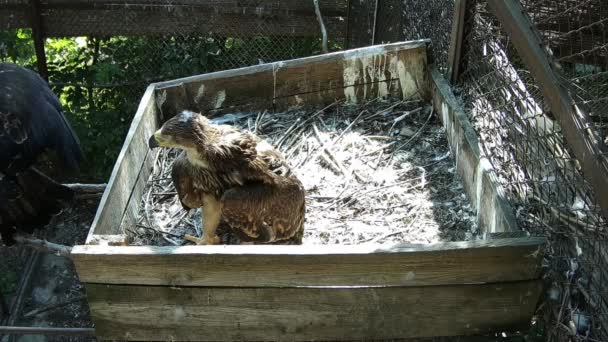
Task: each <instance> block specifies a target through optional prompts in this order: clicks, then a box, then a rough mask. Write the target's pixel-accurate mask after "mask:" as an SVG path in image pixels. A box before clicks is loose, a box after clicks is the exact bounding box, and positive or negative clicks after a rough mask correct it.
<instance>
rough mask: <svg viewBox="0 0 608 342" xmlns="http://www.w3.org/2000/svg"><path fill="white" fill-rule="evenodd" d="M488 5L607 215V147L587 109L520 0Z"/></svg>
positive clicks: (501, 0) (507, 0) (500, 1)
mask: <svg viewBox="0 0 608 342" xmlns="http://www.w3.org/2000/svg"><path fill="white" fill-rule="evenodd" d="M488 7H489V9H490V10H491V12H492V13H493V14H494V15H495V16H496V17H497V18H498V19H499V20H500V22H501V23H502V26H503V29H504V30H505V31H506V32H507V33H508V34H509V36H510V38H511V41H512V42H513V45H514V46H515V48H516V49H517V51H518V52H519V55H520V57H521V58H522V59H523V61H524V62H525V64H526V66H527V67H528V69H529V70H530V72H531V73H532V75H533V76H534V79H535V80H536V82H537V83H538V85H539V88H540V90H541V92H542V94H543V97H544V98H545V100H546V101H547V103H548V104H549V106H550V107H551V110H552V112H553V113H554V114H555V116H556V117H557V118H558V120H559V122H560V125H561V127H562V130H563V135H564V138H565V139H566V142H567V143H568V146H569V147H570V149H571V150H572V151H573V153H574V155H575V156H576V158H577V159H578V161H579V162H580V164H581V166H582V171H583V176H584V177H585V179H586V180H587V181H588V182H589V183H590V185H591V186H592V188H593V189H595V190H596V191H595V197H596V199H597V201H598V203H599V205H600V207H601V210H602V213H603V215H604V216H605V217H608V191H605V189H608V152H607V151H608V150H607V149H606V146H605V144H604V142H603V141H602V139H601V138H600V137H599V135H598V134H597V131H596V129H595V127H594V125H593V124H592V123H591V121H590V120H589V118H588V116H587V114H586V113H585V112H584V109H583V108H581V107H579V106H578V105H576V104H575V102H574V100H573V98H572V92H571V91H570V89H569V86H568V85H567V84H565V83H564V81H563V80H561V79H560V78H559V77H558V75H557V74H556V73H555V71H554V69H553V67H554V64H553V62H552V60H550V58H549V56H548V54H547V52H546V51H545V50H544V49H543V48H542V46H543V44H542V40H541V39H540V37H539V35H538V32H536V31H535V30H534V26H533V24H532V22H531V21H530V18H529V17H528V16H527V15H526V14H525V12H524V11H525V10H524V9H523V7H522V6H521V4H520V2H519V1H518V0H496V1H489V2H488Z"/></svg>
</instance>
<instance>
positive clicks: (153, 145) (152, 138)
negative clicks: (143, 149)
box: [148, 134, 160, 149]
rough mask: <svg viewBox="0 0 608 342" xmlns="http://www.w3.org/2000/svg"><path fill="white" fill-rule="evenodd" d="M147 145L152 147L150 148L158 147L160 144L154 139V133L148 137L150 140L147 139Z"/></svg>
mask: <svg viewBox="0 0 608 342" xmlns="http://www.w3.org/2000/svg"><path fill="white" fill-rule="evenodd" d="M148 146H149V147H150V148H151V149H152V148H156V147H160V144H159V143H158V141H157V140H156V134H154V135H152V136H151V137H150V140H148Z"/></svg>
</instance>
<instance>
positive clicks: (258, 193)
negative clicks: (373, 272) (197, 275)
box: [148, 111, 305, 245]
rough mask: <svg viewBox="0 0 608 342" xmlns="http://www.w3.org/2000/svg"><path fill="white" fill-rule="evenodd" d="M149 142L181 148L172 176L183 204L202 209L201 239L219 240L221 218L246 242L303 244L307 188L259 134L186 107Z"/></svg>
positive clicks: (204, 242) (206, 241)
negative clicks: (218, 121)
mask: <svg viewBox="0 0 608 342" xmlns="http://www.w3.org/2000/svg"><path fill="white" fill-rule="evenodd" d="M148 144H149V146H150V148H155V147H172V148H179V149H181V150H182V152H181V153H180V155H179V156H178V157H177V158H176V159H175V161H174V162H173V168H172V170H171V177H172V180H173V184H174V185H175V189H176V191H177V194H178V197H179V199H180V201H181V204H182V206H183V207H184V208H185V209H187V210H189V209H194V208H201V207H202V210H203V215H202V224H203V236H202V238H195V237H192V236H189V235H186V237H185V238H186V239H187V240H189V241H193V242H195V243H196V244H199V245H207V244H209V245H212V244H218V243H219V242H220V239H219V237H218V236H217V234H216V229H217V227H218V225H219V224H220V221H221V220H222V219H223V220H224V221H225V223H227V224H228V226H230V228H231V229H232V231H233V232H234V233H235V234H236V235H237V236H238V237H239V238H240V239H241V240H242V241H245V242H253V243H272V242H278V241H286V240H289V242H293V243H297V244H300V243H301V242H302V236H303V231H304V213H305V191H304V187H303V186H302V183H301V182H300V180H299V179H298V178H297V177H296V176H295V175H294V174H293V172H292V171H291V167H290V166H289V164H288V163H287V161H286V160H285V158H284V157H283V155H282V154H281V153H280V152H279V151H277V150H276V149H274V148H273V147H272V146H271V145H270V144H269V143H268V142H266V141H265V140H262V139H260V138H259V137H258V136H256V135H255V134H252V133H249V132H244V131H240V130H238V129H236V128H234V127H232V126H228V125H216V124H214V123H212V122H211V121H210V120H209V119H208V118H206V117H205V116H203V115H201V114H199V113H193V112H190V111H183V112H181V113H180V114H178V115H176V116H175V117H173V118H171V119H169V120H168V121H167V122H165V123H164V124H163V125H162V127H161V128H160V129H159V130H158V131H156V132H155V133H154V135H152V137H150V140H149V142H148Z"/></svg>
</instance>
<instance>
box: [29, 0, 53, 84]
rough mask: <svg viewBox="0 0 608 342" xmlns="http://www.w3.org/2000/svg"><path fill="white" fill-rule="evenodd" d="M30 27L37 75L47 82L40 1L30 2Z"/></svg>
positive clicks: (47, 71)
mask: <svg viewBox="0 0 608 342" xmlns="http://www.w3.org/2000/svg"><path fill="white" fill-rule="evenodd" d="M30 25H31V26H32V35H33V38H34V49H35V50H36V64H37V66H38V73H39V74H40V76H41V77H42V78H44V80H45V81H47V82H48V81H49V70H48V68H47V65H46V53H45V51H44V37H45V34H44V30H43V28H42V27H43V26H42V16H41V15H40V0H30Z"/></svg>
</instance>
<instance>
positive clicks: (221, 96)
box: [213, 90, 226, 109]
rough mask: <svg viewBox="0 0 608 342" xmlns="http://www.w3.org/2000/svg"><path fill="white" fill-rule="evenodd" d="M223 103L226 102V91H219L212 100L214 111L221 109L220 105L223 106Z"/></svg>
mask: <svg viewBox="0 0 608 342" xmlns="http://www.w3.org/2000/svg"><path fill="white" fill-rule="evenodd" d="M224 101H226V91H225V90H220V91H218V92H217V93H216V94H215V97H214V99H213V102H214V105H213V108H215V109H218V108H221V107H222V105H223V104H224Z"/></svg>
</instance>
